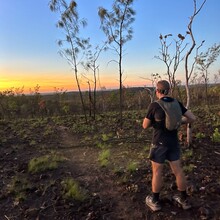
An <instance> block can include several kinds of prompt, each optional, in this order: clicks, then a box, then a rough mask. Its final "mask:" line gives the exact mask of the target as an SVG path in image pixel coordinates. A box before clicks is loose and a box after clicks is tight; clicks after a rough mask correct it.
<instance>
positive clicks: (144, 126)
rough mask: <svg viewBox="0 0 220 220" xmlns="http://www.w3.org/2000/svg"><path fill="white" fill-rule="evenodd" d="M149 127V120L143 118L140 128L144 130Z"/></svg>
mask: <svg viewBox="0 0 220 220" xmlns="http://www.w3.org/2000/svg"><path fill="white" fill-rule="evenodd" d="M150 126H151V120H149V119H148V118H144V120H143V124H142V127H143V128H144V129H146V128H149V127H150Z"/></svg>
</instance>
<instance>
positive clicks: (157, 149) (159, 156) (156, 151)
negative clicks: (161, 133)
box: [149, 145, 180, 163]
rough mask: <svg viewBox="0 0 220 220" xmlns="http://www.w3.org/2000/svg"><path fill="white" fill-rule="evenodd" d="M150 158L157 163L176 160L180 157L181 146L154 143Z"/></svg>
mask: <svg viewBox="0 0 220 220" xmlns="http://www.w3.org/2000/svg"><path fill="white" fill-rule="evenodd" d="M149 159H150V160H152V161H154V162H156V163H164V162H165V160H168V161H176V160H179V159H180V147H179V146H176V147H166V146H163V145H152V146H151V148H150V153H149Z"/></svg>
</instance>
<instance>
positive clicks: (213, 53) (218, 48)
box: [196, 44, 220, 104]
mask: <svg viewBox="0 0 220 220" xmlns="http://www.w3.org/2000/svg"><path fill="white" fill-rule="evenodd" d="M219 54H220V44H214V45H213V46H212V47H210V48H208V50H207V51H206V52H204V53H203V52H201V53H200V54H199V55H198V56H197V58H196V63H197V65H198V69H199V70H200V71H201V76H202V78H203V80H204V84H205V94H206V103H207V104H208V81H209V78H208V75H209V72H208V69H209V67H210V66H211V65H212V64H213V63H214V62H215V61H216V59H217V58H218V56H219Z"/></svg>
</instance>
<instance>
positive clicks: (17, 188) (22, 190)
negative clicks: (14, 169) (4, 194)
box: [7, 175, 30, 202]
mask: <svg viewBox="0 0 220 220" xmlns="http://www.w3.org/2000/svg"><path fill="white" fill-rule="evenodd" d="M7 188H8V192H9V193H11V194H13V195H14V196H15V201H16V202H19V201H24V200H25V199H26V191H27V189H29V188H30V183H29V181H28V180H27V178H26V177H25V176H18V175H16V176H14V177H13V178H12V179H11V182H10V183H9V184H8V186H7Z"/></svg>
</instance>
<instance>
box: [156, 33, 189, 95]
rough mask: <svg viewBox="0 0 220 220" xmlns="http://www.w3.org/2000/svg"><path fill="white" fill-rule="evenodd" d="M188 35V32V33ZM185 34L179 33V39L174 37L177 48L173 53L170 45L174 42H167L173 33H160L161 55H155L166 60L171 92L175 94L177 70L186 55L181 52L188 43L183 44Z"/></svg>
mask: <svg viewBox="0 0 220 220" xmlns="http://www.w3.org/2000/svg"><path fill="white" fill-rule="evenodd" d="M186 35H187V33H186ZM186 35H185V36H183V35H181V34H178V38H179V39H178V40H175V39H174V42H175V48H174V54H173V55H171V52H170V47H171V46H172V42H167V39H168V38H169V37H171V36H172V34H166V35H164V36H163V35H162V34H160V37H159V38H160V43H161V48H160V51H159V53H160V55H159V56H155V58H157V59H159V60H161V61H163V62H164V64H165V65H166V68H167V72H166V75H167V76H168V80H169V83H170V87H171V94H173V91H174V89H175V87H176V71H177V69H178V67H179V64H180V62H181V61H183V59H184V56H182V57H181V54H182V53H183V51H184V50H185V48H186V46H187V44H185V45H182V44H183V41H184V39H185V37H186Z"/></svg>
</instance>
